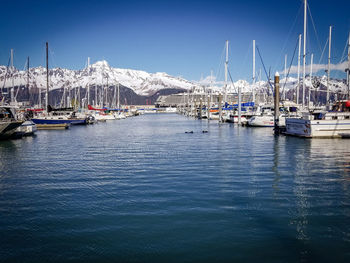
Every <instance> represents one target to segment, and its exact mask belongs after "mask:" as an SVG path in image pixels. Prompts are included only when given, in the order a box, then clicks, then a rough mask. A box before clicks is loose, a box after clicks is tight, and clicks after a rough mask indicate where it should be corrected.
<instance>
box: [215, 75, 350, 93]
mask: <svg viewBox="0 0 350 263" xmlns="http://www.w3.org/2000/svg"><path fill="white" fill-rule="evenodd" d="M271 85H272V86H273V85H274V84H273V81H272V82H271ZM297 86H298V79H297V78H292V77H288V79H286V78H283V79H281V80H280V91H284V92H286V93H287V94H289V93H290V94H292V93H294V92H295V90H296V87H297ZM302 86H303V84H302V80H300V83H299V87H300V92H302ZM208 88H209V89H210V90H212V92H214V93H219V92H221V93H222V92H224V88H223V85H221V86H214V87H208ZM238 88H241V91H242V92H243V93H244V92H251V91H252V90H254V92H256V93H269V92H270V94H272V88H271V86H270V84H269V83H268V82H267V81H258V82H256V83H255V84H252V83H249V82H248V81H246V80H238V81H236V82H233V83H229V84H228V86H227V92H228V93H236V92H237V89H238ZM305 88H306V89H309V88H312V89H316V88H317V89H318V90H326V89H327V76H320V77H319V76H314V77H312V82H311V78H310V77H306V79H305ZM347 89H348V88H347V84H346V80H342V79H330V81H329V90H330V92H332V93H340V94H346V93H347ZM300 95H301V94H300Z"/></svg>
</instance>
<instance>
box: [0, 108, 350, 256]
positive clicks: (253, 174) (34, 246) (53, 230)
mask: <svg viewBox="0 0 350 263" xmlns="http://www.w3.org/2000/svg"><path fill="white" fill-rule="evenodd" d="M189 131H193V133H186V132H189ZM203 131H208V132H203ZM0 233H1V234H0V262H311V261H312V262H350V140H341V139H301V138H294V137H285V136H277V137H276V136H274V135H273V133H272V129H271V128H247V127H237V126H234V125H233V124H221V125H219V124H218V123H217V122H214V121H213V122H208V121H206V120H202V121H201V120H194V119H191V118H187V117H184V116H181V115H176V114H150V115H143V116H139V117H134V118H128V119H126V120H121V121H111V122H107V123H100V124H97V125H92V126H80V127H78V126H77V127H72V128H70V129H68V130H58V131H38V133H37V136H35V137H28V138H24V139H22V140H9V141H2V142H0Z"/></svg>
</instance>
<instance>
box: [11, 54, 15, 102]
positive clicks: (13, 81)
mask: <svg viewBox="0 0 350 263" xmlns="http://www.w3.org/2000/svg"><path fill="white" fill-rule="evenodd" d="M13 71H14V67H13V49H12V48H11V79H12V88H11V105H13V103H14V102H15V80H14V77H13Z"/></svg>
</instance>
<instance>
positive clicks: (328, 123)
mask: <svg viewBox="0 0 350 263" xmlns="http://www.w3.org/2000/svg"><path fill="white" fill-rule="evenodd" d="M306 8H307V1H306V0H305V10H306ZM304 16H305V17H304V48H305V37H306V32H305V31H306V26H305V24H306V11H305V14H304ZM331 34H332V27H330V29H329V55H328V70H327V71H328V72H327V75H328V76H327V101H326V102H327V106H328V108H329V99H330V97H329V77H330V54H331ZM348 54H349V55H348V61H350V36H349V39H348ZM348 63H349V64H350V62H348ZM349 67H350V66H349ZM347 79H348V80H349V69H348V70H347ZM304 82H305V81H304ZM348 85H349V83H348ZM304 86H305V84H304V83H303V87H304ZM304 95H305V94H304V91H303V105H304ZM286 134H287V135H294V136H299V137H307V138H313V137H332V138H333V137H350V100H349V96H348V100H343V101H338V102H335V103H334V104H333V106H332V108H331V110H330V111H326V110H323V111H314V112H305V113H303V116H302V117H301V118H287V119H286Z"/></svg>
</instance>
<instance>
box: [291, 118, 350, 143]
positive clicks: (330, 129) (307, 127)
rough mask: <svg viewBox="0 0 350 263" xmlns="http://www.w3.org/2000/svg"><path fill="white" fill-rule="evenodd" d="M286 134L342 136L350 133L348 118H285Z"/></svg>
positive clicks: (311, 136)
mask: <svg viewBox="0 0 350 263" xmlns="http://www.w3.org/2000/svg"><path fill="white" fill-rule="evenodd" d="M286 134H288V135H295V136H300V137H307V138H313V137H339V138H340V137H343V135H344V134H350V119H346V120H307V119H296V118H287V119H286Z"/></svg>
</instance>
